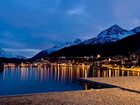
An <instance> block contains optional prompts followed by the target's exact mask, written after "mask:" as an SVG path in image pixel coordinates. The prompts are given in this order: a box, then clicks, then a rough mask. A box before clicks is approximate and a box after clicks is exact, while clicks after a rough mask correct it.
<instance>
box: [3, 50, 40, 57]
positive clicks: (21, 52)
mask: <svg viewBox="0 0 140 105" xmlns="http://www.w3.org/2000/svg"><path fill="white" fill-rule="evenodd" d="M3 50H4V51H7V52H12V53H13V54H16V55H23V56H25V57H26V58H31V57H33V56H34V55H36V54H37V53H39V52H40V51H41V50H39V49H11V48H3Z"/></svg>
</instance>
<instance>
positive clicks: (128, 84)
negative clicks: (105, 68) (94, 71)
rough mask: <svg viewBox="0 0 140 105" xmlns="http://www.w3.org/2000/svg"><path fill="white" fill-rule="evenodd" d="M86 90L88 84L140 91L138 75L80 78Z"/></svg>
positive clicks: (139, 77)
mask: <svg viewBox="0 0 140 105" xmlns="http://www.w3.org/2000/svg"><path fill="white" fill-rule="evenodd" d="M80 82H81V83H83V84H84V85H83V86H84V89H85V90H86V89H87V87H88V85H91V84H92V85H96V86H99V87H106V88H119V89H122V90H125V91H129V92H136V93H140V76H126V77H94V78H81V79H80Z"/></svg>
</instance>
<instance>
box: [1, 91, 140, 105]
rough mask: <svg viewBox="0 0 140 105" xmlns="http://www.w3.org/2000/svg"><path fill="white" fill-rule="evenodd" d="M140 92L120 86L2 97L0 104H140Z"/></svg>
mask: <svg viewBox="0 0 140 105" xmlns="http://www.w3.org/2000/svg"><path fill="white" fill-rule="evenodd" d="M139 97H140V94H138V93H134V92H129V91H124V90H121V89H119V88H111V89H95V90H82V91H67V92H48V93H47V94H46V93H40V94H28V95H20V96H9V97H0V105H93V104H94V105H134V104H135V105H140V98H139Z"/></svg>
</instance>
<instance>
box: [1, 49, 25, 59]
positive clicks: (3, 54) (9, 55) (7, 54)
mask: <svg viewBox="0 0 140 105" xmlns="http://www.w3.org/2000/svg"><path fill="white" fill-rule="evenodd" d="M0 57H3V58H18V59H25V57H24V56H21V55H16V54H15V53H12V52H8V51H4V50H2V49H0Z"/></svg>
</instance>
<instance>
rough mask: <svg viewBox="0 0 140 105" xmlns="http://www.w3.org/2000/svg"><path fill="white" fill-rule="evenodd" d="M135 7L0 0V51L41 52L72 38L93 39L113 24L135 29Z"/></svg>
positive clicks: (89, 0)
mask: <svg viewBox="0 0 140 105" xmlns="http://www.w3.org/2000/svg"><path fill="white" fill-rule="evenodd" d="M139 4H140V1H139V0H133V1H129V2H128V1H127V0H53V1H52V0H0V47H1V48H12V49H40V50H43V49H47V48H49V47H51V46H53V45H55V44H58V43H64V42H65V41H73V40H75V39H76V38H82V39H83V40H84V39H87V38H93V37H95V36H97V35H98V33H100V31H102V30H104V29H105V28H108V27H110V26H111V25H113V24H118V25H120V26H122V27H124V28H126V29H128V28H132V27H136V26H138V25H140V14H139V11H140V8H139Z"/></svg>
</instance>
